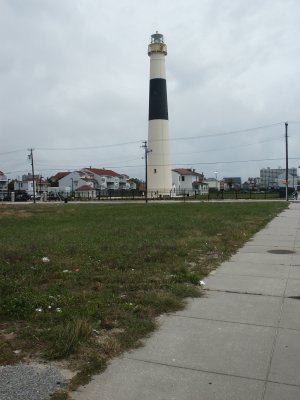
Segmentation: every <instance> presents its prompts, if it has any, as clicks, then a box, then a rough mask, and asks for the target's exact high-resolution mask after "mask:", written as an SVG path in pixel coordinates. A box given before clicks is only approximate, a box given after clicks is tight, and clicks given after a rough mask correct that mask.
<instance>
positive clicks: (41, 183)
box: [14, 173, 49, 195]
mask: <svg viewBox="0 0 300 400" xmlns="http://www.w3.org/2000/svg"><path fill="white" fill-rule="evenodd" d="M48 186H49V183H48V182H47V181H46V180H45V179H44V177H43V176H41V175H35V176H34V181H33V176H32V174H30V173H28V174H27V175H22V179H21V180H20V179H16V180H15V181H14V190H25V191H26V192H27V193H28V194H30V195H33V187H34V188H35V193H36V194H38V193H44V192H47V189H48Z"/></svg>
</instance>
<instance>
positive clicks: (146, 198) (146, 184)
mask: <svg viewBox="0 0 300 400" xmlns="http://www.w3.org/2000/svg"><path fill="white" fill-rule="evenodd" d="M142 148H144V149H145V202H146V204H147V203H148V153H151V151H152V150H149V149H148V144H147V140H145V141H144V142H143V145H142Z"/></svg>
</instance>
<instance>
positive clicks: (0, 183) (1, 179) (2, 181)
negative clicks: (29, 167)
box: [0, 171, 8, 190]
mask: <svg viewBox="0 0 300 400" xmlns="http://www.w3.org/2000/svg"><path fill="white" fill-rule="evenodd" d="M7 185H8V179H7V176H6V175H5V174H4V173H3V172H2V171H0V190H7Z"/></svg>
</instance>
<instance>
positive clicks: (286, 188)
mask: <svg viewBox="0 0 300 400" xmlns="http://www.w3.org/2000/svg"><path fill="white" fill-rule="evenodd" d="M288 125H289V124H288V123H287V122H286V123H285V200H286V201H288V198H289V196H288V187H289V152H288Z"/></svg>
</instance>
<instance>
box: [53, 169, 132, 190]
mask: <svg viewBox="0 0 300 400" xmlns="http://www.w3.org/2000/svg"><path fill="white" fill-rule="evenodd" d="M58 184H59V187H70V188H71V191H72V192H73V193H74V192H76V191H77V190H78V189H79V188H81V187H83V186H85V187H90V188H92V189H96V190H97V191H101V190H103V191H107V190H130V189H135V185H134V183H133V182H131V181H130V179H129V176H128V175H126V174H119V173H117V172H115V171H112V170H110V169H104V168H102V169H98V168H84V169H82V170H80V171H73V172H70V173H69V174H67V175H65V176H63V177H62V178H61V179H59V181H58Z"/></svg>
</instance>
